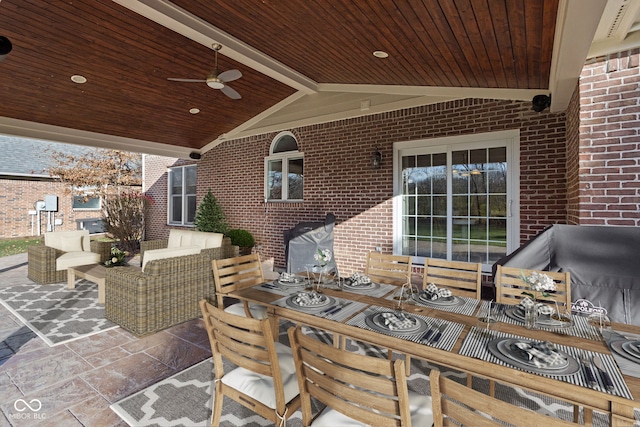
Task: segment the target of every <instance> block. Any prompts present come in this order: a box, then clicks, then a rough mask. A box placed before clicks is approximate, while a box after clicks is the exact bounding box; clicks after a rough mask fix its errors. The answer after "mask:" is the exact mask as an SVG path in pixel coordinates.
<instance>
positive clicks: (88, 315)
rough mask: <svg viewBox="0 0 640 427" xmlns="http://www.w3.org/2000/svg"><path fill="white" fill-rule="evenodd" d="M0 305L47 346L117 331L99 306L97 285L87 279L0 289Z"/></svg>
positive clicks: (101, 306) (101, 305) (115, 326)
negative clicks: (70, 284) (69, 286)
mask: <svg viewBox="0 0 640 427" xmlns="http://www.w3.org/2000/svg"><path fill="white" fill-rule="evenodd" d="M0 303H2V305H4V306H5V307H6V308H7V309H8V310H9V311H11V313H13V314H14V315H15V316H16V317H17V318H18V319H20V320H21V321H22V322H24V324H25V325H27V326H28V327H29V328H30V329H31V330H32V331H33V332H35V333H36V334H37V335H38V336H39V337H40V338H42V339H43V340H44V341H45V342H46V343H47V344H49V345H50V346H55V345H60V344H63V343H66V342H69V341H73V340H77V339H80V338H84V337H87V336H89V335H93V334H97V333H100V332H104V331H107V330H109V329H113V328H117V327H118V325H116V324H115V323H113V322H110V321H109V320H107V319H105V317H104V305H103V304H98V285H96V284H94V283H91V282H89V281H87V280H79V281H77V282H76V287H75V289H67V284H66V283H54V284H51V285H38V284H34V283H29V284H24V285H14V286H10V287H6V288H1V289H0Z"/></svg>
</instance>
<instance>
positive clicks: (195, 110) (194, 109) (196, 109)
mask: <svg viewBox="0 0 640 427" xmlns="http://www.w3.org/2000/svg"><path fill="white" fill-rule="evenodd" d="M189 112H190V113H191V114H198V113H199V112H200V110H199V109H198V108H192V109H190V110H189Z"/></svg>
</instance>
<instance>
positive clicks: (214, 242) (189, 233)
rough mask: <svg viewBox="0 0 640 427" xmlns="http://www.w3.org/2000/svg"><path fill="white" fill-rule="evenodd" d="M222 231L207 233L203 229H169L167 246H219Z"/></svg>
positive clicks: (203, 247) (220, 244)
mask: <svg viewBox="0 0 640 427" xmlns="http://www.w3.org/2000/svg"><path fill="white" fill-rule="evenodd" d="M223 237H224V235H223V234H222V233H208V232H205V231H193V230H177V229H171V230H169V240H168V243H167V248H178V247H183V246H193V245H195V246H199V247H200V248H201V249H207V248H219V247H220V246H222V238H223Z"/></svg>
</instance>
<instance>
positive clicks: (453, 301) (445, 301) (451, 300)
mask: <svg viewBox="0 0 640 427" xmlns="http://www.w3.org/2000/svg"><path fill="white" fill-rule="evenodd" d="M413 298H414V299H415V300H416V301H418V302H421V303H423V304H432V305H440V306H445V307H449V306H456V305H464V300H463V299H462V298H459V297H457V296H455V295H452V296H450V297H444V298H442V297H441V298H437V299H433V300H432V299H428V298H427V297H426V295H425V293H424V291H423V292H420V293H418V294H417V295H416V294H414V296H413Z"/></svg>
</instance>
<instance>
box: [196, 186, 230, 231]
mask: <svg viewBox="0 0 640 427" xmlns="http://www.w3.org/2000/svg"><path fill="white" fill-rule="evenodd" d="M195 226H196V229H197V230H198V231H208V232H210V233H223V234H227V231H228V230H229V226H228V225H227V222H226V219H225V216H224V212H222V206H220V204H219V203H218V200H217V199H216V198H215V196H214V195H213V193H211V190H209V191H208V192H207V194H206V195H205V196H204V198H203V199H202V202H200V205H198V210H197V212H196V218H195Z"/></svg>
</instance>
